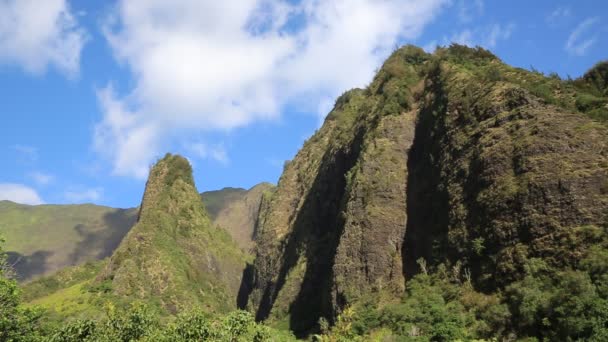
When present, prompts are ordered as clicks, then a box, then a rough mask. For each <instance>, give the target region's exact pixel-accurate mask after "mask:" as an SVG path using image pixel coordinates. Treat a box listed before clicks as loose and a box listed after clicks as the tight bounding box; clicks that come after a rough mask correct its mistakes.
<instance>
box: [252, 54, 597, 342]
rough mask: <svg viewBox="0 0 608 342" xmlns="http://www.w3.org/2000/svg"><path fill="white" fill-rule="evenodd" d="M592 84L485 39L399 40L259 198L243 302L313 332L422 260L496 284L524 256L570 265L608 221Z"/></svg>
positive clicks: (396, 288) (393, 286)
mask: <svg viewBox="0 0 608 342" xmlns="http://www.w3.org/2000/svg"><path fill="white" fill-rule="evenodd" d="M586 89H590V88H589V86H588V82H582V81H579V80H577V81H574V82H565V81H561V80H557V79H555V78H545V77H544V76H543V75H540V74H538V73H530V72H528V71H525V70H522V69H515V68H511V67H509V66H507V65H504V64H503V63H502V62H500V60H498V58H496V57H495V56H493V55H492V54H491V53H489V52H487V51H485V50H483V49H469V48H465V47H461V46H453V47H451V48H449V49H439V50H438V51H437V52H436V53H435V54H434V55H428V54H426V53H424V52H423V51H422V50H420V49H417V48H414V47H411V46H410V47H405V48H402V49H400V50H397V51H396V52H395V53H394V54H393V55H392V56H391V57H390V58H389V59H388V60H387V61H386V62H385V64H384V66H383V67H382V69H381V70H380V71H379V73H378V75H376V77H375V79H374V81H373V82H372V83H371V84H370V86H369V87H368V88H367V89H365V90H353V91H350V92H347V93H345V94H344V95H343V96H342V97H340V98H339V99H338V100H337V102H336V105H335V108H334V109H333V110H332V112H331V113H330V114H329V115H328V117H327V119H326V121H325V123H324V125H323V127H322V128H321V129H320V130H319V131H318V132H317V133H316V134H315V135H314V136H313V137H312V138H311V139H310V140H309V141H307V142H306V143H305V144H304V146H303V148H302V149H301V150H300V152H299V153H298V155H297V156H296V157H295V158H294V160H293V161H291V162H290V163H289V164H288V165H287V166H286V168H285V170H284V173H283V175H282V177H281V179H280V181H279V184H278V186H277V188H276V191H275V192H274V193H273V195H272V196H270V197H269V198H266V199H264V200H263V201H262V208H263V210H261V212H260V216H259V218H258V224H257V225H258V235H257V240H256V242H257V247H256V249H255V251H256V259H255V262H254V265H253V270H252V274H253V275H252V279H251V283H250V284H249V285H250V286H249V287H250V288H251V289H252V291H251V292H250V293H249V294H248V297H247V298H246V299H247V300H245V301H244V302H248V306H249V307H250V308H251V309H252V310H254V311H255V312H256V313H257V318H258V319H271V320H278V321H285V320H288V321H289V325H290V327H291V329H292V330H294V331H295V332H296V334H300V335H306V334H307V333H308V332H310V331H314V330H315V329H316V324H317V322H318V319H319V318H320V317H324V318H326V319H328V320H329V321H330V322H331V321H332V319H333V318H334V317H335V315H336V314H337V313H339V312H340V310H341V309H342V308H344V307H345V306H348V305H349V304H351V303H353V302H355V301H356V300H357V299H359V298H361V297H362V296H365V295H366V294H369V293H372V292H380V291H382V292H384V291H389V292H392V293H395V294H399V293H400V292H401V291H402V290H403V284H404V281H405V280H404V279H405V278H407V277H409V276H411V275H413V274H415V273H417V272H418V271H419V266H418V265H417V263H416V261H417V260H419V259H424V260H425V264H426V265H427V266H428V267H432V266H433V265H438V264H439V263H444V264H447V265H455V264H458V265H460V267H461V268H462V269H466V270H467V271H468V272H470V274H471V277H472V281H473V283H474V284H475V285H476V286H478V287H480V288H483V289H488V290H493V289H496V288H500V287H502V286H504V285H506V284H508V283H509V282H511V281H513V280H515V279H518V277H520V276H521V274H522V272H523V270H522V269H521V268H522V267H523V263H524V262H525V260H527V259H529V258H544V259H546V260H547V261H548V262H550V263H552V264H555V265H557V266H563V267H567V266H568V265H572V264H573V263H575V262H576V260H577V258H579V257H580V251H581V249H584V248H586V247H585V246H587V245H588V244H589V243H591V241H590V240H589V237H588V236H585V234H582V233H581V234H579V232H580V231H581V228H580V227H582V226H585V225H595V226H601V225H604V224H608V160H607V153H608V151H607V149H608V146H607V144H608V130H607V129H606V126H605V125H603V124H601V123H600V122H599V121H601V120H599V119H597V110H596V109H597V108H595V107H594V108H592V109H589V110H587V109H585V110H583V109H581V108H579V107H580V106H579V102H580V101H579V100H580V97H581V96H582V95H585V94H587V93H586V92H587V91H592V90H586ZM593 92H594V94H595V95H593V96H596V97H597V96H600V95H599V94H598V92H597V91H596V90H593ZM601 101H604V99H603V98H600V102H601ZM596 102H597V101H596ZM596 102H594V103H596ZM594 119H595V120H594Z"/></svg>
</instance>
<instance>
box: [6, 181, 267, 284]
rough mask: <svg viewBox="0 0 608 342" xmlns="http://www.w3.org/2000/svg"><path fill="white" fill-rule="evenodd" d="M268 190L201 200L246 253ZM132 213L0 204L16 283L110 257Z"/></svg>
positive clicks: (230, 191)
mask: <svg viewBox="0 0 608 342" xmlns="http://www.w3.org/2000/svg"><path fill="white" fill-rule="evenodd" d="M271 188H272V185H271V184H269V183H261V184H258V185H256V186H254V187H253V188H251V189H250V190H246V189H240V188H224V189H221V190H216V191H207V192H203V193H201V197H202V199H203V203H204V205H205V208H206V209H207V211H208V213H209V217H210V219H211V220H212V222H213V224H214V225H219V226H220V227H222V228H224V229H226V230H227V231H228V232H229V233H230V235H231V236H232V238H233V239H234V240H235V241H236V242H237V243H238V244H239V246H240V247H241V248H243V250H245V251H248V250H249V249H250V248H251V246H252V241H253V240H252V236H253V233H254V228H255V221H256V219H257V215H258V210H259V203H260V200H261V197H262V194H263V193H264V192H265V191H269V190H271ZM137 211H138V209H137V208H131V209H115V208H109V207H103V206H98V205H94V204H82V205H37V206H29V205H22V204H17V203H13V202H10V201H0V236H3V237H4V238H6V240H7V245H6V246H5V248H6V250H7V251H8V262H9V264H11V265H14V268H15V271H16V273H17V278H18V279H19V280H20V281H22V282H25V281H31V280H33V279H36V278H38V277H40V276H45V275H50V274H53V273H54V272H56V271H58V270H60V269H62V268H64V267H68V266H76V265H80V264H83V263H85V262H88V261H95V260H100V259H103V258H106V257H109V256H110V255H111V254H112V253H113V252H114V250H115V249H116V247H118V245H119V244H120V241H122V239H123V237H124V236H125V235H126V234H127V233H128V232H129V230H130V229H131V227H133V225H134V224H135V221H136V219H137ZM32 236H40V237H44V238H40V239H32V238H31V237H32Z"/></svg>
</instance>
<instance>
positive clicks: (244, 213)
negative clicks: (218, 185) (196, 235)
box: [201, 183, 274, 251]
mask: <svg viewBox="0 0 608 342" xmlns="http://www.w3.org/2000/svg"><path fill="white" fill-rule="evenodd" d="M273 188H274V186H273V185H272V184H270V183H260V184H258V185H256V186H254V187H253V188H251V189H249V190H241V191H235V189H233V188H226V189H222V190H219V191H213V192H211V191H210V192H204V193H202V194H201V196H202V198H203V203H204V204H205V208H212V210H214V212H213V214H212V213H211V211H209V209H208V211H209V212H210V214H209V216H210V217H211V219H212V220H213V223H214V224H215V225H216V226H219V227H222V228H223V229H226V231H228V233H229V234H230V235H231V236H232V238H233V239H234V240H235V241H236V243H237V244H238V245H239V247H241V248H242V249H243V250H245V251H250V250H251V248H252V247H253V246H254V243H253V241H254V235H255V229H256V222H257V218H258V215H259V212H260V205H261V202H262V197H263V196H264V195H268V194H270V193H271V192H272V191H273Z"/></svg>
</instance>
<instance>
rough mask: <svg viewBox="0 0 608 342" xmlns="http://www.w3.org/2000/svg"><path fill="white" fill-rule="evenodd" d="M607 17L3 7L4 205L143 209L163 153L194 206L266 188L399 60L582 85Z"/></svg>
mask: <svg viewBox="0 0 608 342" xmlns="http://www.w3.org/2000/svg"><path fill="white" fill-rule="evenodd" d="M606 13H608V2H606V1H600V0H596V1H591V0H579V1H576V2H574V1H509V2H505V1H489V0H466V1H460V0H451V1H450V0H427V1H407V0H386V1H373V0H327V1H319V0H302V1H277V0H238V1H236V0H234V1H228V0H226V1H222V2H217V1H198V0H196V1H195V0H179V1H168V0H167V1H160V0H155V1H144V0H114V1H88V0H87V1H85V0H45V1H44V2H41V1H38V0H0V89H2V92H0V115H1V116H2V125H0V156H1V158H2V161H3V162H2V165H3V167H2V169H1V170H0V199H10V200H14V201H17V202H21V203H29V204H36V203H85V202H93V203H99V204H104V205H110V206H117V207H132V206H136V205H138V204H139V201H140V199H141V196H142V192H143V188H144V184H145V177H146V172H147V169H148V167H149V165H151V163H152V162H153V161H154V160H156V159H157V158H158V157H160V156H162V155H163V154H164V153H165V152H173V153H181V154H183V155H185V156H186V157H188V158H189V159H190V160H191V162H192V164H193V166H194V170H195V179H196V182H197V185H198V188H199V190H201V191H205V190H211V189H219V188H222V187H225V186H234V187H245V188H248V187H251V186H253V185H255V184H257V183H259V182H262V181H269V182H276V181H277V180H278V177H279V176H280V173H281V170H282V167H283V163H284V161H285V160H288V159H291V158H292V157H293V156H294V155H295V153H296V152H297V150H298V149H299V148H300V146H301V145H302V143H303V142H304V140H305V139H306V138H308V137H309V136H310V135H311V134H312V133H313V132H314V131H315V130H316V129H317V128H318V127H319V126H320V124H321V122H322V120H323V118H324V115H325V114H327V112H328V111H329V110H330V109H331V106H332V104H333V101H334V99H335V98H336V96H338V95H340V94H341V93H342V92H344V91H345V90H347V89H349V88H353V87H362V86H365V85H366V84H367V83H368V82H369V81H370V80H371V77H372V76H373V72H374V70H375V69H376V68H377V67H378V66H379V64H380V63H381V62H382V60H383V59H384V58H386V57H387V56H388V54H389V53H390V51H391V50H392V49H393V47H394V46H395V45H401V44H405V43H412V44H416V45H419V46H422V47H424V48H425V49H427V50H432V48H433V46H435V45H437V44H439V45H445V44H448V43H449V42H451V41H454V42H458V43H462V44H467V45H481V46H484V47H486V48H489V49H491V50H492V51H494V52H495V53H496V54H497V55H498V56H499V57H500V58H502V59H503V60H504V61H505V62H507V63H509V64H512V65H515V66H519V67H524V68H530V67H534V68H536V69H538V70H540V71H543V72H547V73H548V72H557V73H559V74H560V75H562V76H564V77H566V76H568V75H570V76H572V77H578V76H580V75H581V74H582V73H584V71H585V70H587V69H588V68H590V67H591V66H593V65H594V64H595V63H596V62H598V61H600V60H603V59H608V53H607V52H608V16H607V15H606Z"/></svg>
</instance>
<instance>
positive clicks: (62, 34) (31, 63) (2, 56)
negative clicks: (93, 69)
mask: <svg viewBox="0 0 608 342" xmlns="http://www.w3.org/2000/svg"><path fill="white" fill-rule="evenodd" d="M85 41H86V34H85V33H84V31H83V30H82V29H81V28H79V27H78V23H77V22H76V19H75V18H74V15H73V14H72V13H71V11H70V8H69V6H68V4H67V2H66V0H44V1H40V0H0V63H8V64H16V65H19V66H21V67H22V68H23V69H24V70H26V71H27V72H30V73H42V72H44V71H45V70H46V69H47V67H48V66H49V65H53V66H55V67H56V68H57V69H59V70H61V71H63V72H65V73H67V74H68V75H70V76H73V75H75V74H77V73H78V69H79V64H80V52H81V50H82V47H83V45H84V43H85Z"/></svg>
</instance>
